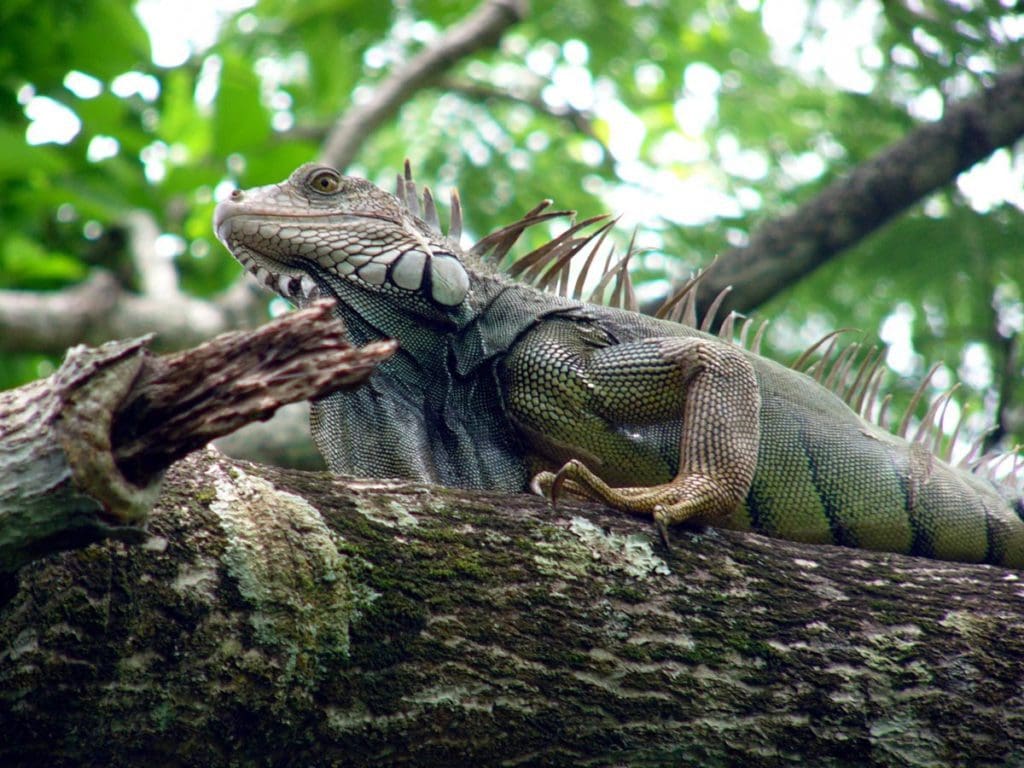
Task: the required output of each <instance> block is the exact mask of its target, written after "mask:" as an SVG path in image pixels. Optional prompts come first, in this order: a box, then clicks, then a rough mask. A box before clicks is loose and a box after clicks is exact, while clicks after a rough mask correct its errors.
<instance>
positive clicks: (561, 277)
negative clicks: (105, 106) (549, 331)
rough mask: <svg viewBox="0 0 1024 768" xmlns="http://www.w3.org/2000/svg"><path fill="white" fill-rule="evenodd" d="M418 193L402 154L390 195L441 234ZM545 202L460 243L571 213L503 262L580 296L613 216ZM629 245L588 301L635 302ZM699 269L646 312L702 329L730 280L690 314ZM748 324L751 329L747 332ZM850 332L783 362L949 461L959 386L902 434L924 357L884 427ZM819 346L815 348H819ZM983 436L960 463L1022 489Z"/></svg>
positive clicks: (518, 273)
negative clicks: (905, 399) (945, 426)
mask: <svg viewBox="0 0 1024 768" xmlns="http://www.w3.org/2000/svg"><path fill="white" fill-rule="evenodd" d="M422 195H423V196H422V202H421V199H420V198H419V197H418V196H417V191H416V183H415V181H414V180H413V177H412V170H411V166H410V163H409V161H408V160H406V162H405V173H404V176H399V177H398V198H399V199H400V200H401V201H402V202H403V203H404V204H405V205H406V207H407V208H408V209H409V210H410V211H411V212H412V213H413V214H415V215H416V216H419V217H420V218H421V219H422V220H423V221H424V222H425V223H426V224H427V225H428V226H429V227H431V228H432V229H433V230H435V231H437V232H438V233H439V234H443V233H442V232H441V226H440V220H439V216H438V213H437V206H436V205H435V203H434V199H433V195H432V194H431V193H430V190H429V188H427V187H424V189H423V193H422ZM550 205H551V200H543V201H541V202H540V203H539V204H538V205H537V206H535V207H534V208H532V209H531V210H529V211H527V212H526V213H525V214H523V216H522V217H520V218H519V219H518V220H516V221H514V222H512V223H511V224H508V225H506V226H504V227H501V228H500V229H497V230H495V231H494V232H492V233H491V234H489V235H487V236H486V237H484V238H482V239H481V240H480V241H479V242H477V243H476V244H475V245H474V246H473V247H472V248H470V249H469V251H468V253H469V254H470V255H472V256H475V257H477V258H480V259H481V260H482V261H485V262H489V263H491V264H495V265H496V264H498V263H499V262H501V261H502V260H503V259H504V258H505V257H506V256H507V255H508V253H509V251H510V250H511V249H512V247H513V246H514V245H515V244H516V242H518V240H519V238H520V237H521V236H522V234H523V232H525V231H526V230H527V229H529V228H530V227H534V226H536V225H538V224H542V223H544V222H548V221H552V220H554V219H559V218H564V219H567V220H569V221H570V225H569V227H568V228H567V229H566V230H565V231H564V232H562V233H561V234H559V235H557V236H556V237H555V238H553V239H552V240H550V241H549V242H547V243H545V244H544V245H541V246H540V247H538V248H535V249H534V250H532V251H530V252H529V253H527V254H525V255H523V256H519V257H517V258H516V259H515V260H514V261H512V262H511V264H509V265H508V266H507V267H506V269H505V271H506V272H507V274H508V275H509V276H510V277H513V278H516V279H518V280H520V281H521V282H524V283H527V284H529V285H532V286H534V287H536V288H538V289H540V290H545V291H550V292H552V293H556V294H558V295H560V296H571V297H572V298H574V299H583V289H584V284H585V282H586V281H587V279H588V278H589V277H590V276H591V274H592V273H593V271H594V269H595V268H596V267H595V265H596V264H597V259H598V258H599V254H600V252H601V250H602V248H604V246H605V240H606V238H607V237H608V234H609V232H610V231H611V230H612V228H613V227H614V226H615V224H616V223H617V222H618V219H610V218H609V217H608V215H599V216H592V217H590V218H588V219H584V220H583V221H580V222H574V221H573V219H574V218H575V215H576V213H575V211H547V208H548V207H550ZM598 224H600V226H597V227H595V228H593V229H591V230H590V231H589V232H587V231H586V230H587V229H588V228H590V227H594V225H598ZM461 235H462V207H461V204H460V201H459V195H458V191H457V190H454V189H453V190H452V193H451V215H450V224H449V227H448V234H447V236H448V237H449V238H451V239H453V240H455V241H456V242H458V240H459V238H460V237H461ZM588 246H589V248H588ZM637 252H638V251H637V248H636V231H635V230H634V233H633V236H632V238H631V239H630V243H629V246H628V248H627V250H626V253H625V255H624V256H623V257H622V258H621V259H618V260H615V247H614V245H613V244H609V245H608V248H607V252H606V255H605V258H604V266H603V267H602V268H601V270H600V278H599V279H598V282H597V284H596V285H595V286H594V288H593V289H592V290H591V292H590V294H589V296H588V297H587V299H586V300H587V301H589V302H591V303H595V304H603V305H605V306H611V307H618V308H622V309H627V310H630V311H634V312H635V311H638V305H637V300H636V293H635V292H634V289H633V281H632V279H631V277H630V274H629V263H630V261H631V259H632V258H633V257H634V256H635V255H636V254H637ZM581 253H584V254H585V256H584V262H583V265H582V267H581V268H580V270H579V272H578V274H577V276H576V280H575V282H574V284H573V289H572V292H571V294H570V292H569V283H570V279H571V278H570V271H571V268H572V265H573V263H574V261H573V260H574V259H576V258H577V257H578V256H579V255H580V254H581ZM712 263H713V262H712ZM705 274H706V269H703V270H698V271H697V272H696V273H694V274H693V275H692V276H691V277H690V278H689V279H688V280H686V281H685V282H684V283H683V284H682V285H681V286H680V287H679V288H678V289H677V290H675V291H674V292H673V293H672V294H670V295H669V296H668V297H667V298H666V299H665V300H664V301H663V302H662V304H661V306H660V307H658V309H657V310H656V312H655V317H658V318H662V319H666V320H670V321H673V322H678V323H682V324H684V325H688V326H690V327H693V328H699V329H700V330H702V331H705V332H710V331H711V329H712V328H713V327H714V324H715V319H716V317H717V315H718V312H719V310H720V309H721V305H722V303H723V302H724V301H725V298H726V297H727V295H728V293H729V291H730V290H731V288H726V289H724V290H723V291H721V292H720V293H719V294H718V295H717V296H716V297H715V299H714V300H713V301H712V302H711V304H710V306H709V307H708V309H707V310H706V311H705V312H704V315H703V317H700V318H698V316H697V290H696V289H697V287H698V286H699V285H700V282H701V279H702V278H703V276H704V275H705ZM609 285H611V286H612V290H611V293H610V294H609V295H608V296H607V297H606V296H605V293H606V292H607V288H608V286H609ZM737 322H738V323H739V333H738V336H737V333H736V326H737ZM767 326H768V321H767V320H763V321H754V320H753V319H752V318H749V317H745V316H743V315H740V314H738V313H736V312H730V313H729V315H728V316H726V317H725V318H724V319H723V320H722V322H721V325H720V326H719V329H718V336H719V337H720V338H722V339H723V340H726V341H729V342H730V343H734V344H737V345H739V346H741V347H743V348H744V349H748V350H750V351H751V352H753V353H754V354H760V350H761V341H762V338H763V336H764V332H765V329H766V328H767ZM752 331H753V337H752V338H751V332H752ZM851 332H855V331H854V329H851V328H841V329H839V330H835V331H831V332H830V333H827V334H825V335H824V336H822V337H821V338H820V339H818V340H817V341H816V342H814V343H813V344H811V345H810V346H809V347H808V348H807V349H806V350H804V351H803V352H802V353H801V354H800V355H799V356H798V357H797V359H796V360H794V361H793V363H792V364H791V366H790V367H791V368H793V369H794V370H797V371H802V372H804V373H806V374H808V375H809V376H811V377H812V378H814V379H815V380H816V381H817V382H818V383H819V384H821V385H822V386H823V387H825V388H826V389H828V390H829V391H831V392H833V393H834V394H836V395H837V396H839V397H840V398H841V399H842V400H843V401H844V402H845V403H846V404H847V405H849V406H850V408H852V409H853V410H854V411H855V412H856V413H857V414H859V415H860V416H861V417H863V418H864V419H866V420H868V421H870V422H872V423H874V424H877V425H879V426H880V427H882V428H884V429H886V430H888V431H890V432H892V433H893V434H895V435H897V436H899V437H901V438H903V439H906V440H908V441H910V442H914V443H919V444H922V445H925V446H926V447H928V448H929V450H930V451H931V452H932V453H933V454H934V455H935V456H937V457H938V458H940V459H942V460H943V461H946V462H950V461H951V458H952V451H953V448H954V446H955V445H956V443H957V439H958V437H959V435H960V430H961V427H962V426H963V424H964V420H965V417H966V413H967V409H966V408H963V409H961V415H960V419H959V420H958V422H957V425H956V427H955V429H954V430H953V433H952V435H951V436H950V437H949V438H947V437H946V436H945V433H944V432H943V431H942V423H943V421H944V419H945V415H946V412H947V409H948V407H949V404H950V403H951V402H952V400H953V396H954V395H955V394H956V392H957V390H958V389H959V384H957V385H954V386H953V387H951V388H950V389H948V390H946V391H945V392H944V393H942V394H941V395H939V396H938V397H937V398H936V399H935V400H934V401H933V402H932V403H931V405H930V406H929V408H928V410H927V412H926V413H925V415H924V416H923V417H922V418H921V420H920V422H919V423H918V424H917V427H916V430H915V431H914V434H913V435H909V434H908V433H909V432H910V426H911V423H912V420H913V415H914V412H915V411H916V410H917V408H918V406H919V405H920V402H921V400H922V399H923V398H924V396H925V394H926V393H927V390H928V385H929V383H930V382H931V380H932V379H933V378H934V376H935V374H936V372H937V371H938V370H939V368H940V367H941V364H939V363H937V364H936V365H934V366H932V368H931V369H930V370H929V371H928V373H927V374H926V375H925V377H924V378H923V379H922V380H921V382H920V384H919V385H918V387H917V389H916V390H915V391H914V394H913V395H912V396H911V399H910V402H909V403H908V405H907V407H906V409H905V411H904V413H903V415H902V416H901V418H900V420H899V424H898V425H896V426H895V427H893V426H892V425H891V424H890V423H889V420H888V408H889V405H890V404H891V401H892V397H891V395H886V396H885V397H883V398H881V399H879V390H880V388H881V383H882V379H883V378H884V376H885V372H886V368H885V365H884V363H885V352H884V349H883V348H880V347H877V346H874V345H872V346H867V345H866V344H865V342H864V339H863V334H862V338H861V339H858V340H854V341H852V342H850V343H848V344H846V345H844V346H842V347H840V346H839V339H840V337H841V336H842V335H844V334H847V333H851ZM823 348H824V351H822V352H821V353H820V354H818V353H819V351H820V350H822V349H823ZM984 438H985V435H984V434H983V435H981V436H980V437H979V438H978V439H977V440H975V441H974V442H973V443H972V444H971V446H970V447H969V450H968V452H967V454H966V456H965V457H964V458H963V459H961V460H960V462H959V466H961V467H964V468H966V469H968V470H969V471H971V472H973V473H975V474H978V475H982V476H984V477H987V478H989V479H991V480H993V481H996V482H999V483H1003V484H1005V485H1009V486H1014V487H1016V489H1017V490H1018V492H1021V491H1024V456H1021V455H1018V451H1019V450H1020V446H1016V447H1014V448H1013V449H1012V450H1011V451H1009V452H1007V453H996V454H986V455H982V454H981V451H982V447H983V443H984ZM1007 461H1011V462H1012V465H1011V467H1010V470H1009V471H1008V472H1000V467H1001V466H1002V465H1004V463H1005V462H1007Z"/></svg>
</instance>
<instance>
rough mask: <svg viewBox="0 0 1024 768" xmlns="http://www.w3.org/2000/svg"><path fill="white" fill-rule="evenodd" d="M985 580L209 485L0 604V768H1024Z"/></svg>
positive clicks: (472, 496) (305, 478) (205, 465)
mask: <svg viewBox="0 0 1024 768" xmlns="http://www.w3.org/2000/svg"><path fill="white" fill-rule="evenodd" d="M1022 596H1024V592H1022V590H1021V581H1020V576H1019V574H1017V573H1014V572H1010V571H1007V570H1005V569H1000V568H993V567H988V566H970V565H958V564H951V563H942V562H935V561H928V560H923V559H917V558H908V557H900V556H894V555H885V554H875V553H869V552H861V551H853V550H846V549H840V548H835V547H822V546H819V547H813V546H807V545H799V544H793V543H788V542H781V541H773V540H770V539H766V538H763V537H759V536H756V535H751V534H740V533H734V532H718V531H706V532H703V533H700V534H692V533H679V534H677V535H676V537H675V542H674V547H673V550H672V551H671V552H668V551H667V550H665V549H664V548H663V547H662V545H661V544H660V543H659V542H658V540H657V537H656V536H655V534H654V532H653V530H652V529H651V526H649V525H648V524H647V523H646V522H645V521H643V520H638V519H633V518H624V517H621V516H618V515H615V514H612V513H609V512H607V511H605V510H603V509H601V508H599V507H596V506H593V505H579V506H575V505H571V504H569V505H565V506H561V507H559V509H558V510H556V511H553V510H551V509H550V508H549V507H548V506H547V505H546V504H545V503H544V501H543V500H541V499H537V498H533V497H528V496H522V497H519V496H514V497H508V496H498V495H494V494H481V493H474V492H467V491H458V490H449V489H441V488H435V487H428V486H422V485H409V484H399V483H397V482H389V481H353V480H346V479H344V478H336V477H332V476H329V475H324V474H315V473H302V472H294V471H293V472H288V471H282V470H274V469H270V468H267V467H262V466H258V465H245V464H234V463H232V462H230V461H228V460H226V459H224V458H223V457H221V456H219V455H217V454H214V453H212V452H204V453H200V454H197V455H193V456H191V457H188V458H187V459H185V460H183V461H181V462H179V463H178V464H176V465H174V466H173V467H172V468H171V469H170V470H169V472H168V474H167V477H166V479H165V482H164V485H163V491H162V495H161V497H160V499H159V501H158V503H157V505H156V507H155V508H154V509H153V511H152V514H151V517H150V522H149V526H148V539H147V540H146V541H145V542H144V543H142V544H141V545H135V546H133V545H128V544H125V543H124V542H119V541H110V540H108V541H104V542H100V543H97V544H93V545H91V546H90V547H88V548H87V549H83V550H78V551H74V552H66V553H61V554H58V555H54V556H52V557H51V558H49V559H47V560H43V561H37V562H34V563H32V564H30V565H28V566H26V567H25V568H23V569H21V571H20V572H19V573H18V576H17V581H16V582H14V581H11V582H10V583H8V584H7V585H6V588H5V589H4V590H3V593H2V595H0V599H2V608H0V733H3V734H4V738H3V739H2V740H0V764H3V765H5V766H22V765H26V766H27V765H38V764H47V765H53V766H62V765H68V766H70V765H74V766H81V765H104V766H107V765H109V766H137V765H141V764H144V763H146V762H150V763H154V764H159V765H172V766H173V765H203V766H227V765H273V766H287V765H296V766H299V765H301V766H311V765H316V766H321V765H353V766H356V765H373V766H379V765H439V766H452V765H481V766H482V765H498V764H515V765H567V766H569V765H572V766H579V765H609V764H615V765H630V766H636V765H758V766H783V765H787V766H788V765H805V764H814V765H817V766H864V765H884V766H907V765H913V766H937V765H949V764H967V763H970V764H971V765H993V766H995V765H1024V706H1022V705H1024V701H1022V697H1024V693H1022V692H1024V665H1022V664H1021V662H1020V660H1021V659H1022V658H1024V631H1022V630H1024V618H1022V612H1021V605H1022Z"/></svg>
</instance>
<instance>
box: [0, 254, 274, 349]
mask: <svg viewBox="0 0 1024 768" xmlns="http://www.w3.org/2000/svg"><path fill="white" fill-rule="evenodd" d="M265 307H266V305H265V303H264V302H263V300H262V299H261V298H258V297H257V295H256V293H255V292H254V290H253V287H252V285H251V283H250V282H249V281H246V280H244V279H243V280H239V281H238V282H236V283H235V284H234V285H233V286H232V287H231V288H229V289H228V290H227V291H225V292H224V293H222V294H221V295H220V296H218V297H216V298H214V299H200V298H196V297H193V296H187V295H185V294H182V293H175V294H173V295H171V296H163V297H156V296H140V295H138V294H134V293H130V292H128V291H126V290H124V288H123V287H122V286H121V285H120V284H119V283H118V282H117V280H115V279H114V277H113V276H112V275H110V274H109V273H108V272H104V271H102V270H97V271H95V272H93V274H92V275H90V277H89V278H88V279H87V280H86V281H85V282H82V283H79V284H78V285H73V286H71V287H69V288H65V289H63V290H59V291H47V292H40V291H17V290H3V291H0V352H35V353H42V354H50V355H61V354H64V351H65V350H66V349H68V348H69V347H73V346H74V345H76V344H93V345H95V344H101V343H103V342H104V341H107V340H109V339H118V338H128V337H135V336H142V335H145V334H148V333H153V334H155V335H156V338H155V340H154V346H155V347H156V348H157V349H168V348H179V349H180V348H182V347H188V346H194V345H196V344H201V343H202V342H204V341H206V340H207V339H209V338H210V337H211V336H215V335H216V334H218V333H223V332H224V331H227V330H231V329H234V328H240V327H245V326H250V327H251V326H254V325H258V324H259V323H261V322H263V321H264V320H265V319H266V309H265Z"/></svg>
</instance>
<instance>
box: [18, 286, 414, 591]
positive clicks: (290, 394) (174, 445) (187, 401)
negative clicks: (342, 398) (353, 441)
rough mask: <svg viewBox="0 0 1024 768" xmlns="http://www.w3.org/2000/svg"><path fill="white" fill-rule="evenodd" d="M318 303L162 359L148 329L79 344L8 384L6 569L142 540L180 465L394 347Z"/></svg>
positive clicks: (324, 390) (350, 381) (333, 385)
mask: <svg viewBox="0 0 1024 768" xmlns="http://www.w3.org/2000/svg"><path fill="white" fill-rule="evenodd" d="M333 306H334V302H333V301H320V302H315V303H314V304H313V305H312V306H311V307H310V308H308V309H306V310H303V311H301V312H296V313H293V314H291V315H288V316H287V317H285V318H282V319H280V320H277V321H275V322H273V323H269V324H267V325H265V326H263V327H262V328H260V329H258V330H255V331H248V332H236V333H231V334H223V335H221V336H218V337H217V338H216V339H213V340H212V341H209V342H207V343H206V344H203V345H201V346H199V347H197V348H195V349H191V350H188V351H186V352H180V353H177V354H174V355H167V356H165V357H155V356H153V355H151V354H150V353H149V351H148V349H147V345H148V342H149V340H150V339H149V338H148V337H147V338H144V339H135V340H131V341H124V342H111V343H108V344H104V345H103V346H101V347H99V348H89V347H85V346H79V347H75V348H74V349H72V350H70V351H69V352H68V355H67V358H66V359H65V361H64V363H63V365H62V366H61V367H60V369H59V370H57V372H56V373H54V374H53V376H51V377H49V378H47V379H44V380H40V381H37V382H33V383H31V384H29V385H26V386H24V387H21V388H19V389H16V390H11V391H7V392H0V573H3V572H5V571H7V572H10V571H14V570H16V569H17V568H18V567H20V566H21V565H22V564H23V563H25V562H28V561H30V560H31V559H33V558H35V557H38V556H41V555H42V554H45V553H47V552H52V551H55V550H59V549H63V548H67V547H74V546H81V545H83V544H85V543H88V542H89V541H92V540H95V539H96V538H99V537H102V536H107V535H114V534H115V533H116V534H118V535H128V536H133V535H134V536H136V537H137V534H138V531H136V532H135V534H133V533H131V531H125V530H117V528H118V527H121V528H124V527H128V528H130V527H133V526H135V527H137V526H139V525H140V524H141V523H142V522H143V520H144V519H145V516H146V513H147V512H148V510H149V507H150V505H151V504H152V503H153V501H154V500H155V498H156V495H157V493H158V491H159V483H160V477H161V474H162V472H163V470H164V469H166V468H167V467H168V466H169V465H170V464H171V463H172V462H173V461H175V460H176V459H178V458H180V457H182V456H184V455H185V454H187V453H189V452H190V451H193V450H196V449H197V448H199V447H201V446H202V445H204V444H206V443H207V442H209V441H210V440H212V439H214V438H216V437H220V436H221V435H224V434H227V433H228V432H231V431H233V430H235V429H237V428H238V427H240V426H242V425H244V424H246V423H248V422H251V421H254V420H257V419H266V418H268V417H269V416H270V415H271V414H272V413H273V412H274V411H275V410H276V409H277V408H278V407H280V406H281V405H282V404H284V403H290V402H295V401H298V400H305V399H307V398H311V397H322V396H324V395H326V394H329V393H331V392H334V391H335V390H338V389H341V388H345V387H350V386H355V385H356V384H358V383H360V382H361V381H362V380H363V379H365V378H366V377H367V376H368V375H369V374H370V373H371V372H372V370H373V369H374V368H375V367H376V365H377V364H378V363H379V362H380V361H381V360H384V359H386V358H387V357H389V356H390V355H391V354H392V353H393V352H394V350H395V348H396V345H395V344H394V342H390V341H385V342H377V343H374V344H368V345H366V346H365V347H363V348H361V349H355V348H353V347H352V346H351V345H350V344H349V343H348V342H347V341H346V339H345V337H344V326H343V325H342V324H341V322H340V321H339V320H337V319H336V318H335V317H334V316H333V315H332V312H331V310H332V307H333Z"/></svg>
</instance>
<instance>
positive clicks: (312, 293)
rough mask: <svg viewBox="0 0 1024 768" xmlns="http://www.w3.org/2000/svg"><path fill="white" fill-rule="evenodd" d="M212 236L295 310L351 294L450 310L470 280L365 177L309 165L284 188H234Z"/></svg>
mask: <svg viewBox="0 0 1024 768" xmlns="http://www.w3.org/2000/svg"><path fill="white" fill-rule="evenodd" d="M213 221H214V229H215V231H216V233H217V237H218V238H219V239H220V240H221V242H223V243H224V245H225V246H227V248H228V250H230V251H231V253H232V254H233V255H234V257H235V258H236V259H238V260H239V261H240V262H241V263H242V265H243V266H244V267H245V268H246V269H247V270H248V271H249V272H251V273H252V274H253V275H255V276H256V278H257V279H258V280H259V281H260V283H262V284H264V285H266V286H267V287H268V288H270V289H271V290H273V291H276V292H277V293H279V294H281V295H282V296H284V297H285V298H287V299H289V300H290V301H293V302H295V303H296V304H298V305H300V306H301V305H304V304H305V303H307V302H308V301H309V300H310V299H312V298H316V296H318V295H323V294H326V295H330V296H336V297H338V298H340V299H342V301H344V294H345V293H347V292H348V291H350V290H352V289H356V290H358V291H361V292H368V293H371V294H379V295H394V296H400V297H402V298H403V303H406V304H407V305H408V304H413V305H420V306H421V307H424V306H425V307H428V308H431V309H437V310H441V311H444V310H446V309H452V308H455V307H458V306H460V305H461V304H462V303H463V302H464V301H465V299H466V297H467V294H468V293H469V275H468V273H467V271H466V268H465V266H464V265H463V263H462V262H461V261H460V259H459V257H458V256H457V255H456V253H455V250H456V247H455V246H454V245H453V243H452V241H450V240H448V239H447V238H445V237H443V236H442V235H440V234H439V233H438V232H436V231H435V230H433V229H431V228H430V227H429V226H427V225H426V224H425V223H424V222H423V221H422V220H420V219H419V218H418V217H417V216H415V215H413V213H412V212H411V211H410V210H409V209H408V207H407V206H406V205H404V204H403V203H402V202H400V201H399V200H398V198H396V197H394V196H393V195H390V194H388V193H387V192H384V191H383V190H381V189H379V188H377V187H376V186H374V185H373V184H371V183H370V182H369V181H366V180H365V179H360V178H355V177H351V176H343V175H341V174H340V173H339V172H338V171H336V170H335V169H333V168H330V167H328V166H324V165H316V164H307V165H303V166H301V167H300V168H298V169H297V170H296V171H295V172H294V173H292V175H291V176H290V177H289V178H288V179H287V180H286V181H284V182H281V183H280V184H271V185H268V186H265V187H255V188H253V189H247V190H238V189H236V190H235V191H234V192H232V193H231V195H230V197H229V198H228V199H227V200H224V201H223V202H221V203H220V204H219V205H218V206H217V209H216V211H215V212H214V217H213Z"/></svg>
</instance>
